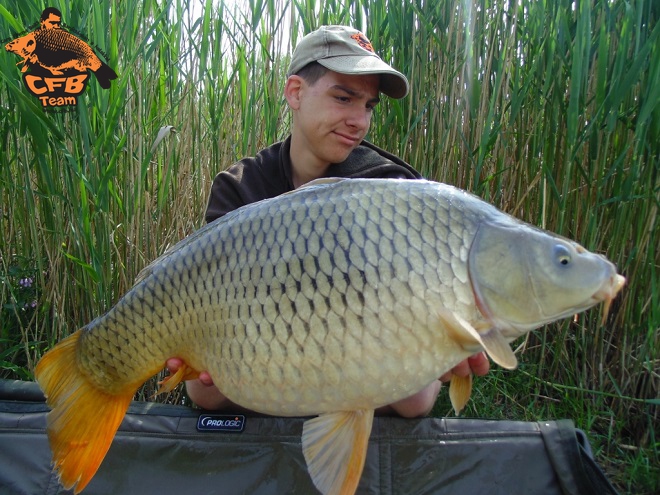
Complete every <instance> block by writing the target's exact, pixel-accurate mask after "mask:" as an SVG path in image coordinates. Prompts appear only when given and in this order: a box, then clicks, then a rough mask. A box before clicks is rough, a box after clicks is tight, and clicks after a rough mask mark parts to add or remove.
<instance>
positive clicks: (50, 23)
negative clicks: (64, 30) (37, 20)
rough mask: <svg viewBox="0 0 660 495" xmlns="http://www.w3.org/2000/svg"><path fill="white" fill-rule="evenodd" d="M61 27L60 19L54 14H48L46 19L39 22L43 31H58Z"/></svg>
mask: <svg viewBox="0 0 660 495" xmlns="http://www.w3.org/2000/svg"><path fill="white" fill-rule="evenodd" d="M61 26H62V18H61V17H59V16H56V15H55V14H48V19H46V20H44V21H41V27H42V28H44V29H59V28H60V27H61Z"/></svg>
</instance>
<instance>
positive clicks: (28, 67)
mask: <svg viewBox="0 0 660 495" xmlns="http://www.w3.org/2000/svg"><path fill="white" fill-rule="evenodd" d="M5 50H7V51H8V52H11V53H14V54H16V55H18V56H19V57H21V60H20V61H19V62H18V63H17V64H16V65H18V66H22V68H21V72H22V73H23V83H24V84H25V87H26V88H27V89H28V91H29V92H30V93H31V94H33V95H34V96H35V97H37V98H38V99H39V101H40V102H41V105H42V107H43V108H44V110H49V111H68V110H74V109H75V108H76V105H77V104H78V96H80V95H81V94H82V93H83V92H84V91H85V88H86V87H87V82H88V81H89V71H90V70H91V71H92V73H93V74H94V75H95V76H96V79H97V81H98V83H99V84H100V85H101V87H102V88H104V89H108V88H110V81H111V80H113V79H116V78H117V74H116V73H115V71H114V70H113V69H112V68H110V67H109V66H108V65H107V64H106V63H105V62H103V61H102V60H101V59H100V58H99V57H98V56H97V55H96V53H95V51H94V50H93V49H92V47H91V46H90V45H89V44H88V43H87V42H86V41H83V40H82V39H81V38H80V37H78V36H76V35H74V34H72V33H71V32H69V31H68V30H66V29H64V28H63V24H62V14H61V12H60V11H59V10H57V9H56V8H54V7H47V8H46V9H44V11H43V12H42V13H41V19H40V21H39V26H38V27H37V28H36V29H35V30H34V31H30V32H28V33H27V34H24V35H22V36H18V37H17V38H15V39H13V40H12V41H10V42H9V43H7V44H6V45H5ZM97 51H100V50H98V49H97ZM106 58H107V57H106Z"/></svg>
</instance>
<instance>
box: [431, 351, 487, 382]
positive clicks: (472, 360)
mask: <svg viewBox="0 0 660 495" xmlns="http://www.w3.org/2000/svg"><path fill="white" fill-rule="evenodd" d="M489 370H490V362H489V361H488V358H487V357H486V354H484V353H483V352H480V353H479V354H475V355H474V356H470V357H469V358H467V359H466V360H465V361H461V362H460V363H458V364H457V365H456V366H454V368H453V369H452V370H451V371H448V372H447V373H445V374H444V375H442V376H441V377H440V381H441V382H445V383H446V382H448V381H450V380H451V377H452V376H454V375H457V376H468V375H469V374H470V373H472V374H474V375H477V376H484V375H485V374H486V373H488V371H489Z"/></svg>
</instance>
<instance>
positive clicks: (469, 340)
mask: <svg viewBox="0 0 660 495" xmlns="http://www.w3.org/2000/svg"><path fill="white" fill-rule="evenodd" d="M438 316H439V317H440V321H441V323H442V325H443V326H444V328H445V329H446V330H447V332H448V333H449V336H450V337H451V338H452V340H454V341H455V342H456V343H458V344H459V345H461V346H462V347H463V348H465V349H467V350H472V349H470V346H474V344H479V345H480V346H481V347H482V348H483V349H484V350H485V351H486V353H487V354H488V356H490V358H491V359H492V360H493V361H495V362H496V363H497V364H499V365H500V366H502V367H503V368H506V369H510V370H511V369H514V368H515V367H516V366H517V365H518V359H516V356H515V354H514V353H513V351H512V350H511V347H510V346H509V343H508V342H507V341H506V339H505V338H504V337H503V336H502V334H501V333H500V331H499V330H498V329H497V328H488V329H486V330H485V331H483V332H481V333H480V332H479V331H477V329H476V328H474V327H473V326H472V325H470V324H469V323H468V322H467V321H465V320H464V319H463V318H461V317H460V316H458V315H455V314H453V313H451V312H450V311H447V310H444V309H443V310H440V311H438Z"/></svg>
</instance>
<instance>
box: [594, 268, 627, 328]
mask: <svg viewBox="0 0 660 495" xmlns="http://www.w3.org/2000/svg"><path fill="white" fill-rule="evenodd" d="M624 285H626V277H624V276H623V275H619V274H618V273H615V274H614V275H613V276H611V277H610V278H609V280H608V281H607V283H605V284H603V286H602V287H601V288H600V289H598V290H597V291H596V292H595V293H594V295H593V296H592V298H593V299H594V300H596V301H603V318H602V319H601V322H600V323H601V325H604V324H605V321H606V320H607V316H608V315H609V313H610V307H611V305H612V299H614V298H615V297H616V295H617V294H618V293H619V291H620V290H621V289H622V288H623V286H624Z"/></svg>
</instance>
